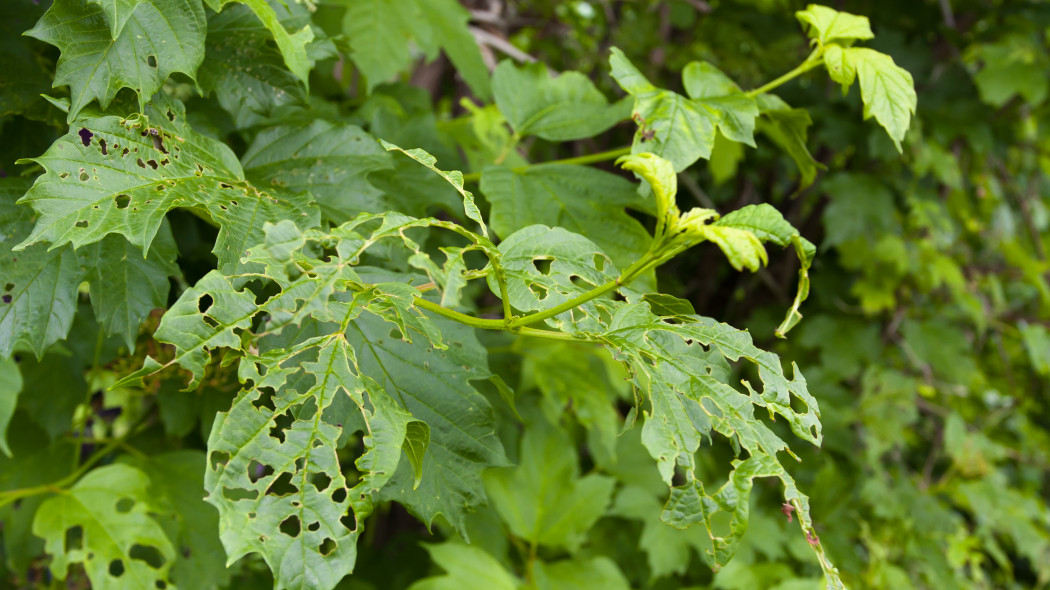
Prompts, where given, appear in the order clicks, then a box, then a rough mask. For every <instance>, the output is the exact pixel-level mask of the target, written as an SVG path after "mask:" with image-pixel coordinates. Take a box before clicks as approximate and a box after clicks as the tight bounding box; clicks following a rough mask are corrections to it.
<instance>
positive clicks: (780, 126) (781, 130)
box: [756, 93, 827, 190]
mask: <svg viewBox="0 0 1050 590" xmlns="http://www.w3.org/2000/svg"><path fill="white" fill-rule="evenodd" d="M757 100H758V107H759V111H760V112H761V116H760V117H759V118H758V120H757V121H756V129H758V131H759V132H760V133H763V134H765V135H766V136H767V137H769V139H770V140H772V141H773V143H775V144H776V145H777V146H778V147H779V148H780V149H782V150H784V151H785V152H786V153H787V155H788V156H789V157H790V158H791V159H792V160H794V162H795V165H796V166H797V167H798V170H799V172H800V173H801V174H802V179H801V181H800V183H799V189H800V190H801V189H803V188H806V187H808V186H810V185H812V184H813V181H814V180H816V178H817V171H818V170H826V169H827V166H824V165H823V164H821V163H820V162H817V161H816V160H815V159H813V155H812V154H810V153H809V148H808V147H807V146H806V141H807V135H808V129H809V126H810V125H812V124H813V121H812V120H811V119H810V117H809V112H808V111H806V110H805V109H793V108H791V107H790V106H788V104H787V103H786V102H784V101H783V100H781V99H780V98H779V97H777V96H776V95H773V94H768V93H767V94H761V95H759V96H758V99H757Z"/></svg>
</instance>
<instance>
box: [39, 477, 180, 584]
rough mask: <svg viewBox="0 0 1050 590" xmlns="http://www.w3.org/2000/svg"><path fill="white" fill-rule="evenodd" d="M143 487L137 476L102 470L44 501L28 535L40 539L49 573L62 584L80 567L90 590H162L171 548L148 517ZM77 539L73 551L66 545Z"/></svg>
mask: <svg viewBox="0 0 1050 590" xmlns="http://www.w3.org/2000/svg"><path fill="white" fill-rule="evenodd" d="M148 486H149V478H147V477H146V475H145V474H144V473H142V472H141V471H139V470H137V469H134V468H132V467H129V466H127V465H107V466H105V467H99V468H96V469H93V470H92V471H90V472H89V473H88V474H87V475H85V476H84V477H83V478H81V480H80V481H78V482H77V483H76V484H75V485H74V486H73V487H72V488H69V489H68V490H62V491H60V492H59V493H58V494H57V495H55V496H53V497H51V498H48V499H47V500H45V501H44V502H43V503H42V504H41V505H40V508H39V509H38V510H37V513H36V518H35V519H34V520H33V534H35V535H37V536H39V537H43V538H44V541H45V550H46V551H47V552H48V553H49V554H50V555H51V573H52V574H53V575H54V576H55V577H56V578H58V579H60V580H64V579H65V578H66V573H67V568H68V567H69V565H71V564H82V565H83V567H84V570H85V571H86V572H87V575H88V579H90V580H91V583H92V585H93V586H94V587H98V588H108V589H109V588H111V589H114V590H122V589H127V590H141V589H142V588H156V587H159V586H161V585H165V586H166V585H167V584H168V583H169V580H168V573H169V571H170V569H171V565H172V562H173V561H174V560H175V549H174V547H172V545H171V541H169V540H168V538H167V536H165V534H164V531H163V529H161V527H160V525H159V524H158V523H157V521H155V520H154V519H153V518H152V516H151V515H150V513H151V512H152V504H151V502H152V499H151V497H150V495H149V493H148V490H147V488H148ZM78 535H79V538H80V541H79V547H78V546H74V545H71V544H70V539H76V538H77V536H78ZM157 562H159V563H157Z"/></svg>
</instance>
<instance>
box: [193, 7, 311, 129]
mask: <svg viewBox="0 0 1050 590" xmlns="http://www.w3.org/2000/svg"><path fill="white" fill-rule="evenodd" d="M291 6H292V7H295V6H297V5H296V4H294V3H292V5H291ZM278 9H279V10H280V8H278ZM282 12H283V11H282ZM307 20H308V19H307ZM285 22H287V23H288V24H289V25H292V26H296V25H298V26H302V23H303V22H304V21H303V19H302V18H299V17H296V16H294V15H292V14H291V13H290V12H289V13H288V14H287V15H286V16H285ZM270 39H271V34H270V31H269V30H268V29H267V28H266V27H265V26H263V24H262V23H261V22H260V21H259V18H258V17H256V16H255V13H253V12H252V11H251V9H249V8H248V7H247V6H243V5H233V6H227V7H226V9H225V10H223V11H222V12H220V13H218V14H212V15H211V16H210V17H209V18H208V38H207V55H208V59H207V60H205V61H204V63H202V64H201V67H200V71H199V72H198V74H197V78H198V81H199V82H200V87H201V90H203V91H204V92H205V93H214V94H215V97H216V98H217V99H218V101H219V104H220V105H222V107H223V108H224V109H226V111H227V112H229V113H230V114H231V115H232V116H233V119H234V124H235V125H236V126H237V127H239V128H245V127H249V126H251V125H254V124H258V123H259V122H260V121H261V120H262V119H264V118H267V117H270V116H271V115H273V113H274V112H275V110H277V109H279V108H282V107H285V108H287V107H289V106H292V105H295V106H304V105H306V103H307V93H306V90H305V88H304V85H303V84H302V82H301V81H300V80H299V78H298V77H296V75H295V74H293V73H292V72H290V71H289V70H288V69H287V67H285V63H284V56H282V55H281V52H280V50H279V49H278V48H277V47H275V46H273V45H272V44H270V43H269V41H270Z"/></svg>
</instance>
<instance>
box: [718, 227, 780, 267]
mask: <svg viewBox="0 0 1050 590" xmlns="http://www.w3.org/2000/svg"><path fill="white" fill-rule="evenodd" d="M702 228H703V236H704V238H705V239H707V240H710V241H712V242H714V243H715V244H717V245H718V247H719V248H720V249H721V250H722V253H723V254H725V255H726V259H727V260H729V264H731V265H733V268H735V269H737V270H743V269H745V268H746V269H748V270H750V271H751V272H755V271H757V270H758V269H759V268H760V267H763V266H765V265H766V264H767V263H768V262H769V255H768V254H767V253H766V249H765V247H764V246H762V242H761V241H760V240H759V239H758V237H757V236H755V234H753V233H751V232H750V231H748V230H746V229H738V228H735V227H725V226H719V225H714V224H712V225H705V226H702Z"/></svg>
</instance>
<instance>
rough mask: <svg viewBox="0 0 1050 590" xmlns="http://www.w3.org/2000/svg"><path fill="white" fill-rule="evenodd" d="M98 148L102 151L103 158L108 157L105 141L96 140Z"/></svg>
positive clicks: (102, 138) (101, 139)
mask: <svg viewBox="0 0 1050 590" xmlns="http://www.w3.org/2000/svg"><path fill="white" fill-rule="evenodd" d="M98 147H99V148H100V149H101V150H102V155H103V156H108V155H109V150H108V149H106V139H105V138H104V137H100V138H98Z"/></svg>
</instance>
